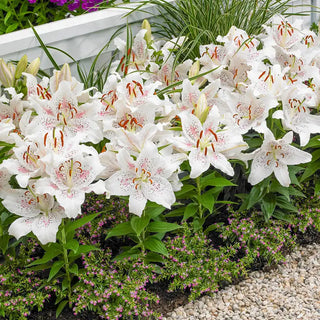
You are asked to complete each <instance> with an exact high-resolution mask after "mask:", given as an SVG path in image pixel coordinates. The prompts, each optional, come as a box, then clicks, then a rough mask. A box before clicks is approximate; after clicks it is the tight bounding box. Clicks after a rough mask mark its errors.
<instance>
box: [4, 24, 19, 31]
mask: <svg viewBox="0 0 320 320" xmlns="http://www.w3.org/2000/svg"><path fill="white" fill-rule="evenodd" d="M18 27H19V23H18V22H14V23H12V24H10V25H9V26H8V28H7V29H6V33H10V32H12V31H15V30H17V29H18Z"/></svg>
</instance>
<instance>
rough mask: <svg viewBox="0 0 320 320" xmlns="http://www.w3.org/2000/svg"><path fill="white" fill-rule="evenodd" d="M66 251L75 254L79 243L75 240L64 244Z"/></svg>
mask: <svg viewBox="0 0 320 320" xmlns="http://www.w3.org/2000/svg"><path fill="white" fill-rule="evenodd" d="M65 248H66V249H70V250H72V251H73V252H74V253H77V251H78V249H79V242H78V240H76V239H71V240H69V241H68V242H67V243H66V244H65Z"/></svg>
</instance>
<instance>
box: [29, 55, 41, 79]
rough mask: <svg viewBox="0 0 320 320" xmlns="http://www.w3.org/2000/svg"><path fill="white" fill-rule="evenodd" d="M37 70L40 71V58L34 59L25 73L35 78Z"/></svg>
mask: <svg viewBox="0 0 320 320" xmlns="http://www.w3.org/2000/svg"><path fill="white" fill-rule="evenodd" d="M39 69H40V58H36V59H34V60H33V61H32V62H31V63H30V64H29V65H28V67H27V69H26V73H30V74H32V75H34V76H36V75H37V73H38V71H39Z"/></svg>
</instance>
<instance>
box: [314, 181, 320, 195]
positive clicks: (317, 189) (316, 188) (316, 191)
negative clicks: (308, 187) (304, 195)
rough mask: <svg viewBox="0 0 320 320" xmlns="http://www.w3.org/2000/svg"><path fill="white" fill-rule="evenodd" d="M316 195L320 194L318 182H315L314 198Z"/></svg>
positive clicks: (319, 182)
mask: <svg viewBox="0 0 320 320" xmlns="http://www.w3.org/2000/svg"><path fill="white" fill-rule="evenodd" d="M318 194H320V181H317V182H316V185H315V186H314V196H317V195H318Z"/></svg>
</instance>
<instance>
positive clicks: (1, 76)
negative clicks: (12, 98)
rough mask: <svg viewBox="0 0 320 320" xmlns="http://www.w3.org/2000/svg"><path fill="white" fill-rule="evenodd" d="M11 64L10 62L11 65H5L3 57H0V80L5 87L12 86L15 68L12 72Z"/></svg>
mask: <svg viewBox="0 0 320 320" xmlns="http://www.w3.org/2000/svg"><path fill="white" fill-rule="evenodd" d="M12 66H13V65H12V64H11V66H10V64H9V65H7V64H6V63H5V62H4V60H3V59H0V82H1V83H2V84H3V86H4V87H6V88H9V87H13V85H14V74H15V70H14V72H13V73H12V72H11V70H12Z"/></svg>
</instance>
